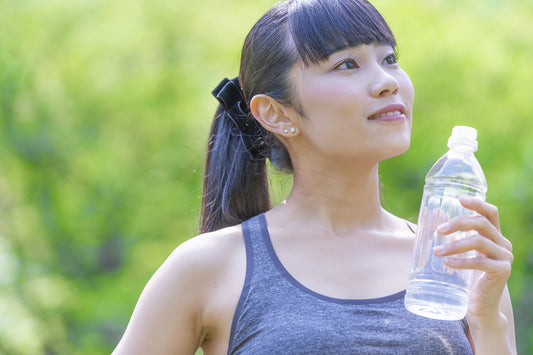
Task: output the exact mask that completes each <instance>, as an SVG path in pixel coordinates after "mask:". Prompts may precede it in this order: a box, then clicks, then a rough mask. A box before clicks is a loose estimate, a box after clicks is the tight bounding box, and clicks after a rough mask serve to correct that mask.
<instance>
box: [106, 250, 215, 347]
mask: <svg viewBox="0 0 533 355" xmlns="http://www.w3.org/2000/svg"><path fill="white" fill-rule="evenodd" d="M197 244H198V243H197V242H196V241H194V242H193V241H192V240H191V241H189V242H186V243H184V244H182V245H181V246H179V247H178V248H177V249H176V250H175V251H174V252H173V253H172V254H171V255H170V256H169V258H168V259H167V260H166V261H165V262H164V263H163V265H161V267H160V268H159V269H158V270H157V271H156V272H155V274H154V275H153V276H152V278H151V279H150V281H148V283H147V284H146V287H145V288H144V290H143V292H142V293H141V296H140V297H139V300H138V302H137V305H136V306H135V310H134V311H133V315H132V317H131V319H130V322H129V324H128V327H127V329H126V331H125V333H124V335H123V337H122V339H121V341H120V343H119V344H118V346H117V348H116V349H115V351H114V352H113V354H114V355H119V354H128V355H129V354H194V353H195V351H196V350H197V349H198V347H199V346H200V343H201V341H202V337H203V329H202V328H203V327H202V310H203V302H204V297H205V292H204V286H203V285H205V281H207V280H208V279H209V277H210V276H212V275H210V272H211V271H210V270H212V269H213V268H212V267H207V263H205V262H202V260H205V259H206V258H208V256H206V255H203V254H202V251H201V249H202V248H201V247H200V248H199V247H198V246H197Z"/></svg>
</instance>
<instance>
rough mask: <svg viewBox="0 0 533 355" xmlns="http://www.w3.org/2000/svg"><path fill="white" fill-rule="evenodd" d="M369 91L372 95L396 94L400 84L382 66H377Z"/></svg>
mask: <svg viewBox="0 0 533 355" xmlns="http://www.w3.org/2000/svg"><path fill="white" fill-rule="evenodd" d="M370 91H371V94H372V96H374V97H383V96H386V95H396V94H398V92H399V91H400V85H399V84H398V81H397V80H396V78H394V76H392V75H390V74H389V73H387V72H386V71H385V70H384V69H383V68H379V69H378V70H377V71H376V73H375V74H374V78H373V81H372V83H371V85H370Z"/></svg>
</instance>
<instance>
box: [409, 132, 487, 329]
mask: <svg viewBox="0 0 533 355" xmlns="http://www.w3.org/2000/svg"><path fill="white" fill-rule="evenodd" d="M448 147H449V148H450V150H449V151H448V152H447V153H446V154H445V155H444V156H442V157H441V158H440V159H439V160H438V161H437V162H436V163H435V165H433V167H432V168H431V170H430V171H429V173H428V174H427V176H426V184H425V186H424V194H423V197H422V205H421V206H420V214H419V217H418V229H417V233H416V242H415V247H414V251H413V259H412V264H411V271H410V277H409V282H408V286H407V292H406V295H405V307H406V308H407V309H408V310H409V311H411V312H413V313H415V314H418V315H421V316H425V317H429V318H435V319H445V320H457V319H462V318H463V317H464V316H465V314H466V310H467V307H468V294H469V289H470V283H471V280H472V274H473V271H472V270H459V269H454V268H451V267H448V266H446V264H444V258H443V257H438V256H435V255H434V254H433V248H434V247H435V246H438V245H441V244H446V243H448V242H450V241H452V240H457V239H461V238H465V237H468V236H469V235H470V233H475V232H456V233H453V234H448V235H443V234H440V233H438V232H437V228H438V226H440V225H441V224H443V223H445V222H447V221H449V220H450V219H452V218H454V217H456V216H464V215H475V214H476V213H475V212H474V211H471V210H468V209H466V208H464V207H463V206H462V205H461V203H460V202H459V198H460V197H461V196H469V197H473V198H476V199H482V200H485V194H486V192H487V182H486V180H485V175H484V174H483V170H482V169H481V166H480V165H479V163H478V161H477V159H476V157H475V156H474V152H475V151H477V131H476V130H475V129H474V128H471V127H466V126H456V127H454V128H453V131H452V135H451V137H450V139H449V140H448ZM460 256H462V257H473V256H475V252H469V253H464V254H460Z"/></svg>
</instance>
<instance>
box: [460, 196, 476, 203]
mask: <svg viewBox="0 0 533 355" xmlns="http://www.w3.org/2000/svg"><path fill="white" fill-rule="evenodd" d="M472 201H474V199H473V198H472V197H470V196H463V197H461V202H463V203H466V204H468V203H471V202H472Z"/></svg>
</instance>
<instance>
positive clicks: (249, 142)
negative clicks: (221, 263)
mask: <svg viewBox="0 0 533 355" xmlns="http://www.w3.org/2000/svg"><path fill="white" fill-rule="evenodd" d="M213 95H214V96H215V97H216V98H217V99H218V101H219V102H220V105H219V106H218V108H217V111H216V113H215V118H214V120H213V124H212V126H211V132H210V134H209V141H208V145H207V159H206V166H205V173H204V186H203V196H202V215H201V220H200V232H201V233H205V232H210V231H214V230H217V229H220V228H224V227H228V226H232V225H237V224H240V223H241V222H243V221H245V220H247V219H249V218H251V217H253V216H255V215H258V214H260V213H262V212H265V211H267V210H268V209H270V197H269V191H268V178H267V167H266V158H268V157H269V155H270V149H269V148H268V144H267V137H268V135H267V132H266V131H265V129H264V128H263V127H261V125H259V123H258V122H257V121H256V120H255V119H254V118H253V117H252V116H251V114H250V112H249V109H248V106H247V105H246V102H245V99H244V95H243V94H242V90H241V88H240V84H239V81H238V78H235V79H233V80H228V79H224V80H223V81H222V82H221V83H220V84H219V86H217V88H215V90H213Z"/></svg>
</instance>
